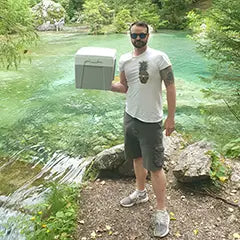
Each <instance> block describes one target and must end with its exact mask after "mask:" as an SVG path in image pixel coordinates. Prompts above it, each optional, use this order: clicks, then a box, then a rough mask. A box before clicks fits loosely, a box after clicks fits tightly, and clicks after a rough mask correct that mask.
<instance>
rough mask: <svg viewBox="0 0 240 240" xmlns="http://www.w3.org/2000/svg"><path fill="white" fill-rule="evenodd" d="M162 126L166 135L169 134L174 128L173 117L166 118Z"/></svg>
mask: <svg viewBox="0 0 240 240" xmlns="http://www.w3.org/2000/svg"><path fill="white" fill-rule="evenodd" d="M164 127H165V129H166V136H170V135H171V133H172V132H173V131H174V129H175V122H174V118H169V117H168V118H167V119H166V120H165V122H164Z"/></svg>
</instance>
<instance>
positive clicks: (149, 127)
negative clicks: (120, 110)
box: [124, 112, 164, 171]
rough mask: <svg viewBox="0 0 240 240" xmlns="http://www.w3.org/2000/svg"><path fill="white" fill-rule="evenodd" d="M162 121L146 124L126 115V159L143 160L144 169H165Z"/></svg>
mask: <svg viewBox="0 0 240 240" xmlns="http://www.w3.org/2000/svg"><path fill="white" fill-rule="evenodd" d="M162 139H163V134H162V121H161V122H157V123H146V122H142V121H140V120H138V119H136V118H133V117H131V116H130V115H129V114H127V113H126V112H125V115H124V146H125V157H126V159H131V160H133V159H135V158H139V157H142V158H143V167H144V168H146V169H147V170H149V171H156V170H159V169H161V168H162V167H163V163H164V147H163V143H162Z"/></svg>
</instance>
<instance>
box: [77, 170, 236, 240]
mask: <svg viewBox="0 0 240 240" xmlns="http://www.w3.org/2000/svg"><path fill="white" fill-rule="evenodd" d="M169 169H171V166H170V167H169ZM166 175H167V181H168V185H167V202H168V203H167V204H168V211H169V212H170V214H171V221H170V233H169V234H168V236H166V237H165V238H164V239H166V240H175V239H181V240H210V239H211V240H213V239H214V240H230V239H231V240H234V239H240V209H239V207H236V206H232V205H230V204H228V203H226V202H224V201H222V200H221V199H218V198H215V197H213V196H221V198H223V199H226V200H227V201H229V202H232V203H235V204H239V203H240V189H239V187H238V188H237V187H234V186H231V185H230V184H229V186H227V187H226V188H225V190H222V191H221V192H217V193H216V192H214V194H213V196H209V195H206V194H203V193H202V189H201V188H202V187H200V186H198V185H194V186H188V187H186V186H185V185H183V184H180V183H178V181H177V180H176V179H175V177H174V176H173V174H172V172H171V170H169V171H167V172H166ZM134 181H135V180H134V179H115V180H113V179H112V180H111V179H97V181H94V182H89V183H88V184H87V185H86V186H85V187H84V188H83V190H82V192H81V197H80V212H79V216H78V229H77V233H76V236H75V237H76V239H78V240H88V239H101V240H107V239H114V240H115V239H116V240H134V239H137V240H150V239H157V238H155V237H153V229H152V224H151V223H152V220H151V219H152V218H151V216H152V214H153V213H154V210H155V204H156V201H155V196H154V194H153V192H152V186H151V181H150V180H147V185H146V188H147V190H148V193H149V201H148V202H147V203H142V204H139V205H135V206H133V207H131V208H123V207H121V206H120V204H119V201H120V199H122V198H123V197H125V196H127V195H128V194H129V193H131V192H132V191H133V190H134V189H135V183H134Z"/></svg>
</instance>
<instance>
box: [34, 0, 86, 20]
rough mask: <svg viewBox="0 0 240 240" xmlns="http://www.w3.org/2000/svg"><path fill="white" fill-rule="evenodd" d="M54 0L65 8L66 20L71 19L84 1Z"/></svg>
mask: <svg viewBox="0 0 240 240" xmlns="http://www.w3.org/2000/svg"><path fill="white" fill-rule="evenodd" d="M31 1H33V0H31ZM35 1H36V0H35ZM54 1H55V2H58V3H60V4H61V5H62V6H63V7H64V9H65V10H66V13H67V19H66V20H67V21H69V20H70V19H72V18H73V17H74V15H75V14H76V13H77V12H78V11H80V10H81V9H82V5H83V3H84V0H54Z"/></svg>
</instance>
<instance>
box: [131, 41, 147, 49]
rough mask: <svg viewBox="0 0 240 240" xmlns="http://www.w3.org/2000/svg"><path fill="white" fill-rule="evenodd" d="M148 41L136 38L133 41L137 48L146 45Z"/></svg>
mask: <svg viewBox="0 0 240 240" xmlns="http://www.w3.org/2000/svg"><path fill="white" fill-rule="evenodd" d="M146 44H147V42H144V41H142V40H135V41H132V45H133V46H134V47H135V48H142V47H144V46H146Z"/></svg>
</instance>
